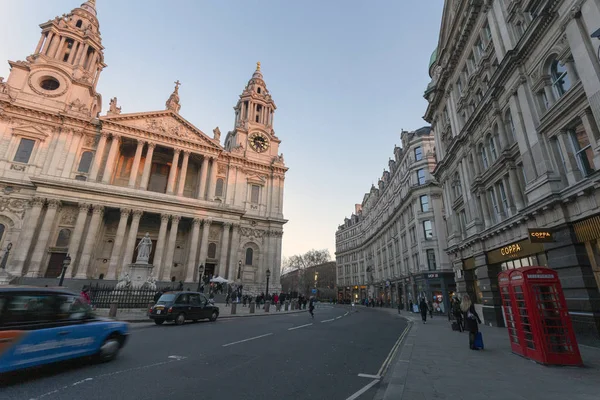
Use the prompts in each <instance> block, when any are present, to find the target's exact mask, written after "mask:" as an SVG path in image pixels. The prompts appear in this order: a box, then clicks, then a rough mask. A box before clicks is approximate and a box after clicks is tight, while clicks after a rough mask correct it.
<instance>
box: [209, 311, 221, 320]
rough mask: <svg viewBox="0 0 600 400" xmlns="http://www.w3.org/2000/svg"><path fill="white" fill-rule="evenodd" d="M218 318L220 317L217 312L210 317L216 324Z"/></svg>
mask: <svg viewBox="0 0 600 400" xmlns="http://www.w3.org/2000/svg"><path fill="white" fill-rule="evenodd" d="M218 316H219V313H217V312H216V311H213V313H212V314H211V315H210V320H211V322H215V321H216V320H217V317H218Z"/></svg>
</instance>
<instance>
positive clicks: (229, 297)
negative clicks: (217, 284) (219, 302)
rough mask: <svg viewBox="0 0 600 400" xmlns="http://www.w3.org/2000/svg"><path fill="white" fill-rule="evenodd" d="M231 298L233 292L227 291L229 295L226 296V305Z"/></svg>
mask: <svg viewBox="0 0 600 400" xmlns="http://www.w3.org/2000/svg"><path fill="white" fill-rule="evenodd" d="M229 300H231V293H227V296H225V305H226V306H228V305H229Z"/></svg>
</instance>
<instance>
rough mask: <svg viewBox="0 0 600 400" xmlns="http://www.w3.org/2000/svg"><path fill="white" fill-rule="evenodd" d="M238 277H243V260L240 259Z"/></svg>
mask: <svg viewBox="0 0 600 400" xmlns="http://www.w3.org/2000/svg"><path fill="white" fill-rule="evenodd" d="M237 278H238V279H242V260H240V261H238V273H237Z"/></svg>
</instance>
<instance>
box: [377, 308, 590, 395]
mask: <svg viewBox="0 0 600 400" xmlns="http://www.w3.org/2000/svg"><path fill="white" fill-rule="evenodd" d="M378 311H379V310H378ZM380 312H381V313H382V314H384V313H388V315H391V316H393V318H399V317H398V315H397V311H395V310H386V309H382V310H380ZM403 316H404V317H408V319H409V320H411V322H412V328H411V330H410V332H409V333H408V335H407V337H406V339H405V341H404V343H403V346H402V348H401V351H400V352H399V355H398V357H397V359H396V360H394V362H393V365H392V367H391V368H390V370H389V371H388V374H387V375H386V377H385V378H384V380H383V382H382V383H381V386H380V387H379V390H378V393H377V395H376V396H375V399H376V400H381V399H384V400H392V399H393V400H400V399H401V400H417V399H418V400H426V399H427V400H429V399H436V400H437V399H452V400H457V399H465V400H471V399H473V400H488V399H498V400H500V399H502V400H508V399H510V400H530V399H544V400H554V399H556V400H565V399H569V400H592V399H594V400H598V399H600V349H598V348H594V347H587V346H580V352H581V354H582V358H583V362H584V364H585V367H584V368H577V367H546V366H543V365H540V364H537V363H535V362H533V361H530V360H527V359H525V358H522V357H520V356H517V355H515V354H513V353H512V352H511V351H510V344H509V340H508V334H507V333H506V330H505V329H504V328H494V327H488V326H481V325H480V327H481V332H482V333H483V337H484V343H485V346H486V347H485V350H484V351H472V350H470V349H469V348H468V341H469V339H468V334H467V333H460V332H454V331H452V330H451V329H450V325H449V322H448V318H446V317H434V318H433V319H428V321H427V324H425V325H424V324H423V323H422V322H421V318H420V316H419V315H417V314H409V313H405V312H403Z"/></svg>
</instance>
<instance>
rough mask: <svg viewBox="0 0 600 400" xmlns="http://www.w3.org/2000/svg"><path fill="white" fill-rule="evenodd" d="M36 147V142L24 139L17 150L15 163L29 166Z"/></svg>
mask: <svg viewBox="0 0 600 400" xmlns="http://www.w3.org/2000/svg"><path fill="white" fill-rule="evenodd" d="M34 145H35V140H31V139H25V138H22V139H21V141H20V142H19V147H18V148H17V152H16V153H15V158H14V159H13V161H15V162H20V163H25V164H27V163H28V162H29V159H30V158H31V153H32V152H33V146H34Z"/></svg>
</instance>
